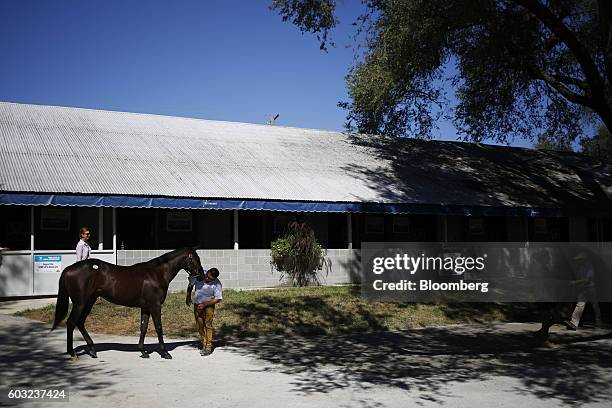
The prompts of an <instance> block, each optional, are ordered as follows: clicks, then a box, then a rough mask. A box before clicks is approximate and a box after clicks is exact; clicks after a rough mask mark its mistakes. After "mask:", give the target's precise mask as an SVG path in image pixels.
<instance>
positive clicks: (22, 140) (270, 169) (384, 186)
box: [0, 102, 612, 297]
mask: <svg viewBox="0 0 612 408" xmlns="http://www.w3.org/2000/svg"><path fill="white" fill-rule="evenodd" d="M611 197H612V168H611V167H610V166H608V165H605V164H603V163H600V162H598V161H596V160H593V159H591V158H588V157H584V156H582V155H578V154H574V153H560V152H549V151H538V150H532V149H524V148H515V147H502V146H492V145H484V144H470V143H462V142H443V141H422V140H413V139H398V138H388V137H373V136H366V135H357V134H347V133H342V132H329V131H320V130H312V129H298V128H290V127H282V126H269V125H255V124H245V123H232V122H220V121H210V120H201V119H191V118H181V117H168V116H159V115H150V114H140V113H126V112H112V111H102V110H93V109H79V108H66V107H58V106H41V105H29V104H17V103H8V102H0V247H2V248H5V249H3V250H2V252H1V253H0V297H10V296H30V295H48V294H55V293H56V292H57V279H58V277H59V272H60V271H61V269H63V268H64V267H66V266H68V265H70V264H71V263H73V262H74V261H75V250H74V248H75V246H76V243H77V241H78V231H79V228H80V227H82V226H87V227H89V228H90V230H91V232H92V237H91V240H90V244H91V246H92V249H93V251H92V256H93V257H96V258H100V259H103V260H105V261H108V262H113V263H118V264H133V263H136V262H142V261H146V260H149V259H151V258H154V257H156V256H158V255H161V254H163V253H165V252H167V251H169V250H172V249H175V248H178V247H182V246H198V247H199V248H200V250H199V253H200V255H201V257H202V261H203V264H204V265H205V267H206V266H216V267H217V268H219V270H220V271H221V272H222V274H223V275H222V277H223V282H224V285H225V287H229V288H250V287H269V286H275V285H279V284H282V282H280V281H279V274H278V272H276V271H274V270H272V268H271V266H270V253H269V248H270V242H271V241H272V240H273V239H275V238H276V237H278V236H279V235H280V234H282V232H283V231H284V229H285V228H286V225H287V223H288V222H289V221H290V220H291V219H293V218H299V219H305V220H307V221H308V222H309V223H310V224H311V225H312V226H313V228H314V230H315V233H316V235H317V238H318V239H319V241H320V242H321V243H322V245H323V246H324V247H325V248H327V254H328V256H329V257H330V258H331V259H332V265H333V266H332V272H331V273H330V274H329V275H328V276H327V277H325V278H324V282H326V283H347V282H354V281H355V280H356V279H358V275H359V248H360V247H361V243H362V242H366V241H379V242H380V241H384V242H402V241H417V242H424V241H449V242H450V241H455V242H459V241H514V242H517V241H518V242H525V241H576V242H579V241H609V240H610V239H611V235H612V228H611V227H612V222H611V220H612V205H611V203H612V201H611ZM184 287H186V280H185V279H183V278H181V277H178V278H176V279H175V281H173V286H172V288H173V289H181V288H182V289H184Z"/></svg>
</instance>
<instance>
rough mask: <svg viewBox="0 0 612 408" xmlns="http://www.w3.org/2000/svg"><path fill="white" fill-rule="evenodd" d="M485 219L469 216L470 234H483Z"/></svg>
mask: <svg viewBox="0 0 612 408" xmlns="http://www.w3.org/2000/svg"><path fill="white" fill-rule="evenodd" d="M484 232H485V229H484V220H483V219H482V218H468V233H469V234H470V235H483V234H484Z"/></svg>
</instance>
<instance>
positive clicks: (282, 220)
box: [272, 215, 292, 235]
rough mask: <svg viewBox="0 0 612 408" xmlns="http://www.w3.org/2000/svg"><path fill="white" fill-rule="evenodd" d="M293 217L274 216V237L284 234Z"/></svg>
mask: <svg viewBox="0 0 612 408" xmlns="http://www.w3.org/2000/svg"><path fill="white" fill-rule="evenodd" d="M291 219H292V217H291V216H290V215H274V223H273V225H272V233H273V234H274V235H278V234H282V233H283V232H285V231H286V230H287V226H288V225H289V222H291Z"/></svg>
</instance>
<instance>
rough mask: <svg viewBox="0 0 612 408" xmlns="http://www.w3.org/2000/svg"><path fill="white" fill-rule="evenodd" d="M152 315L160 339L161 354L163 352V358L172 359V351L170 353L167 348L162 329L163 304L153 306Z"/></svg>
mask: <svg viewBox="0 0 612 408" xmlns="http://www.w3.org/2000/svg"><path fill="white" fill-rule="evenodd" d="M151 315H152V317H153V323H154V324H155V331H156V332H157V339H158V340H159V354H161V356H162V357H163V358H167V359H171V358H172V356H171V355H170V353H168V350H166V345H165V344H164V330H163V329H162V322H161V305H160V306H158V307H157V308H153V310H152V311H151Z"/></svg>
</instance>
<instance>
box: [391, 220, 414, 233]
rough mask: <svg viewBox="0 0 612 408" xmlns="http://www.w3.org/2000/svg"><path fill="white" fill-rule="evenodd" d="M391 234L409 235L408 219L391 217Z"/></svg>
mask: <svg viewBox="0 0 612 408" xmlns="http://www.w3.org/2000/svg"><path fill="white" fill-rule="evenodd" d="M393 233H394V234H408V233H410V218H409V217H407V216H395V217H393Z"/></svg>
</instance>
